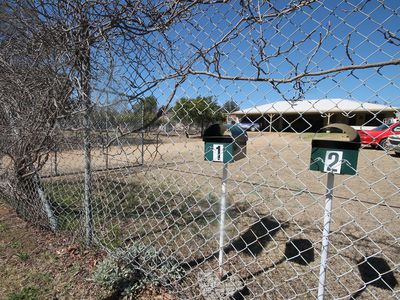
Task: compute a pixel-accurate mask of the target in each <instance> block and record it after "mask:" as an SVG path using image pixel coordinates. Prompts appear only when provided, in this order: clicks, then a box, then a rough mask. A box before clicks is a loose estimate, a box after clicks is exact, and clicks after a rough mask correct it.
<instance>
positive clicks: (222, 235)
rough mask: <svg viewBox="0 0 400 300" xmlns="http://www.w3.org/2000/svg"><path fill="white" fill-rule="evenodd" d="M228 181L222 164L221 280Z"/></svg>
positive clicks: (225, 166)
mask: <svg viewBox="0 0 400 300" xmlns="http://www.w3.org/2000/svg"><path fill="white" fill-rule="evenodd" d="M227 179H228V164H227V163H224V167H223V171H222V194H221V208H220V220H219V255H218V265H219V278H222V276H223V275H224V274H223V268H222V265H223V263H224V236H225V212H226V181H227Z"/></svg>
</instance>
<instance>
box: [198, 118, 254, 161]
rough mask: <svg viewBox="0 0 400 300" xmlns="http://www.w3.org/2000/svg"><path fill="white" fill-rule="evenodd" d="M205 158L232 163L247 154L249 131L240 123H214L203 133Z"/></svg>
mask: <svg viewBox="0 0 400 300" xmlns="http://www.w3.org/2000/svg"><path fill="white" fill-rule="evenodd" d="M203 141H204V159H205V160H207V161H215V162H222V163H231V162H234V161H237V160H239V159H242V158H244V157H245V156H246V145H247V133H246V132H245V131H244V130H243V129H242V128H241V127H239V126H238V125H227V124H213V125H211V126H210V127H208V128H207V129H206V130H205V131H204V134H203Z"/></svg>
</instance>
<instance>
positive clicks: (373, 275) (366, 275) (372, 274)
mask: <svg viewBox="0 0 400 300" xmlns="http://www.w3.org/2000/svg"><path fill="white" fill-rule="evenodd" d="M357 264H358V270H359V272H360V275H361V279H362V281H363V282H364V285H363V287H361V289H359V290H358V291H357V292H355V293H354V294H353V295H351V297H350V299H356V298H358V297H360V296H361V294H362V293H363V292H364V291H365V290H366V289H367V287H368V286H369V285H372V286H375V287H377V288H380V289H384V290H389V291H393V290H394V288H395V287H396V286H397V284H398V282H397V280H396V278H395V277H394V273H393V271H392V269H391V268H390V266H389V264H388V263H387V262H386V261H385V260H384V259H383V258H381V257H364V258H362V259H361V260H359V261H358V262H357Z"/></svg>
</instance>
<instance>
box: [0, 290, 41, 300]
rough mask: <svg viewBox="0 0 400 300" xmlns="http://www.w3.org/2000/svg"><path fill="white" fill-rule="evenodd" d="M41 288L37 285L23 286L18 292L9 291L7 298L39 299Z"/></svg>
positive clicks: (20, 299)
mask: <svg viewBox="0 0 400 300" xmlns="http://www.w3.org/2000/svg"><path fill="white" fill-rule="evenodd" d="M41 290H42V289H41V288H39V287H24V288H23V289H22V290H20V291H18V292H13V293H11V294H10V295H9V296H8V298H6V299H7V300H39V299H41V297H40V296H41V295H42V292H41Z"/></svg>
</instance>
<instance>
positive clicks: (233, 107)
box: [0, 0, 400, 299]
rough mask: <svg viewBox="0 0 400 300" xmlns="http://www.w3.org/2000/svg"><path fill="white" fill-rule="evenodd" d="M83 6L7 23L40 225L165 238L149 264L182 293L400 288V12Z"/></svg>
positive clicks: (14, 179)
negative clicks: (345, 127) (341, 128)
mask: <svg viewBox="0 0 400 300" xmlns="http://www.w3.org/2000/svg"><path fill="white" fill-rule="evenodd" d="M68 3H69V2H68V1H65V2H64V1H59V3H58V4H48V3H41V2H40V1H38V2H35V3H34V4H32V5H27V6H28V7H29V9H30V11H34V12H35V13H36V14H35V13H32V15H30V14H28V13H26V14H25V15H24V14H23V13H21V12H19V10H18V9H22V8H24V9H26V7H24V6H23V5H21V6H18V5H17V6H15V7H11V8H13V9H14V10H12V13H11V12H9V11H7V10H4V12H2V16H3V18H5V19H7V18H6V17H5V16H7V14H9V15H11V16H13V18H11V20H13V21H12V22H11V21H10V19H7V20H8V23H7V24H9V27H7V28H8V29H7V28H5V29H2V41H1V42H2V49H1V50H2V62H1V63H2V68H3V71H4V73H3V75H1V76H2V77H3V79H4V80H3V83H1V85H2V86H3V88H2V91H1V96H0V97H1V99H2V102H3V103H2V108H1V113H2V117H1V118H2V135H3V141H2V143H3V145H2V155H3V158H2V162H1V178H2V183H1V184H2V189H1V191H2V195H3V197H6V198H7V199H8V201H9V203H11V204H12V205H13V206H14V207H15V208H16V210H17V212H18V213H19V214H20V215H21V216H22V217H24V218H25V219H28V220H29V221H31V222H33V223H36V224H38V225H40V226H43V227H46V228H50V229H52V230H54V231H67V232H70V233H71V234H73V235H75V236H76V237H77V238H79V239H82V240H84V241H86V242H87V243H88V244H92V245H100V246H101V247H103V248H104V249H106V250H107V251H109V252H110V253H111V254H114V255H115V256H118V255H120V256H121V253H124V254H122V256H124V257H126V255H129V253H130V251H133V250H132V248H135V247H136V248H135V249H136V250H135V251H138V252H135V253H136V254H135V256H133V258H132V260H135V259H137V257H138V256H139V255H140V254H143V253H146V250H145V249H146V247H152V249H155V251H156V252H157V253H159V255H160V261H157V262H155V263H153V264H151V263H149V261H146V260H145V261H144V263H143V264H144V265H143V266H142V268H143V272H145V273H146V274H150V275H151V276H150V275H149V278H150V277H151V278H153V279H154V282H156V283H157V284H159V285H162V286H163V287H164V288H165V289H168V290H169V293H170V295H171V297H173V298H176V299H291V298H301V299H312V298H317V297H318V298H319V299H323V297H324V295H325V297H326V298H328V299H331V298H335V299H338V298H343V299H352V298H357V297H359V298H360V299H389V298H397V297H399V296H400V294H399V291H400V290H399V286H398V280H399V271H398V269H399V266H400V260H399V253H400V245H399V230H398V228H399V227H400V204H399V201H398V200H399V199H400V192H399V190H400V179H399V176H398V174H399V170H400V160H399V158H398V155H399V154H400V148H399V147H400V146H397V147H398V148H396V145H399V140H398V139H397V140H396V137H395V136H396V135H397V134H399V136H400V123H399V121H400V96H399V95H400V93H399V92H400V82H399V70H400V69H399V64H400V58H399V57H400V55H399V54H400V48H399V45H400V40H399V38H400V37H399V24H400V19H399V8H400V6H399V3H397V1H351V0H346V1H313V0H307V1H305V0H304V1H289V0H287V1H165V2H164V1H148V2H146V1H144V2H142V1H133V2H131V1H127V2H123V3H122V2H121V3H120V2H118V1H117V2H115V3H113V4H107V3H105V2H104V3H102V2H101V1H97V2H96V3H94V2H93V3H92V2H91V1H82V2H81V3H80V4H71V3H69V4H68ZM67 4H68V5H67ZM11 8H10V9H11ZM16 16H17V17H19V19H18V18H16ZM21 16H23V17H24V18H22V17H21ZM30 18H31V19H30ZM22 19H24V22H22V21H21V20H22ZM15 20H20V23H18V22H17V21H15ZM30 22H31V23H30ZM10 24H11V25H10ZM27 24H29V26H30V28H35V30H32V32H28V33H24V34H22V33H20V35H19V34H16V33H15V28H17V29H20V28H25V27H24V26H26V25H27ZM32 24H33V25H34V26H33V25H32ZM39 25H40V26H39ZM13 26H14V27H13ZM9 28H11V29H13V33H12V34H11V33H10V32H9V31H8V30H9ZM41 30H43V32H42V31H41ZM16 32H19V31H16ZM44 33H46V34H44ZM25 34H26V35H27V36H29V37H31V38H32V44H29V43H30V42H26V40H25V39H23V38H22V37H24V38H26V36H25ZM18 41H20V42H18ZM39 41H42V43H41V44H40V45H41V47H42V48H40V47H39V46H38V45H39ZM43 41H45V42H47V44H46V43H45V42H43ZM25 43H28V47H26V46H21V44H22V45H25ZM15 49H17V50H18V51H16V50H15ZM32 49H35V50H34V51H33V50H32ZM11 50H12V51H14V52H12V51H11ZM28 50H29V51H28ZM24 51H25V52H24ZM32 51H33V52H34V53H31V52H32ZM9 53H14V54H13V55H11V54H9ZM21 53H22V54H21ZM18 55H25V56H24V57H25V58H26V59H25V60H23V59H21V57H19V56H18ZM18 57H19V58H18ZM27 78H28V79H27ZM38 78H40V80H39V79H38ZM5 87H8V88H5ZM214 123H219V124H225V125H223V126H221V127H219V128H218V130H208V131H207V130H206V129H207V128H209V126H210V125H211V124H214ZM337 123H342V124H347V125H349V126H351V128H353V129H358V130H363V131H362V132H359V135H360V136H361V142H362V146H361V148H360V149H358V148H357V142H358V141H357V138H356V139H355V140H354V141H350V142H348V137H349V136H350V137H351V134H350V133H349V132H347V133H348V136H346V135H345V134H342V133H340V132H341V131H337V128H335V127H330V128H327V129H326V130H325V131H324V130H321V128H323V127H324V126H326V125H331V124H337ZM377 127H379V129H380V130H377V129H376V128H377ZM214 129H215V127H214ZM370 129H376V130H372V131H369V130H370ZM235 132H236V133H235ZM221 134H222V135H223V136H221ZM392 136H394V137H392ZM239 140H240V141H239ZM315 140H319V141H321V140H322V141H325V142H326V143H327V144H324V142H322V143H321V142H319V143H315V144H313V142H314V141H315ZM335 141H336V142H335ZM327 145H328V146H327ZM349 145H352V146H349ZM354 145H356V146H354ZM218 147H220V148H218ZM321 149H322V150H321ZM324 149H325V150H324ZM315 151H322V152H319V154H318V153H317V154H315ZM396 151H397V152H396ZM328 152H329V153H334V154H329V153H328ZM350 152H351V153H350ZM312 153H313V154H312ZM335 153H336V154H335ZM338 153H339V154H338ZM349 153H350V159H349V158H348V155H349ZM312 155H316V156H317V158H316V159H315V157H312ZM328 155H339V156H338V159H337V160H336V161H332V159H334V158H335V156H328ZM318 156H319V158H318ZM318 160H319V161H320V162H321V164H322V166H319V167H315V165H314V164H315V163H317V162H318ZM351 160H353V161H351ZM228 161H229V162H228ZM338 162H339V163H338ZM340 162H342V164H340ZM325 165H326V166H325ZM346 170H347V171H346ZM330 205H331V206H330ZM329 226H330V227H329ZM138 245H140V247H139V246H138ZM328 246H329V247H328ZM138 247H139V248H138ZM141 247H144V248H141ZM137 249H139V250H137ZM121 251H122V252H121ZM124 251H125V252H124ZM128 257H129V256H128ZM166 262H168V263H166ZM163 268H164V269H166V270H164V269H163ZM163 270H164V271H163ZM177 274H179V276H178V275H177Z"/></svg>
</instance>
